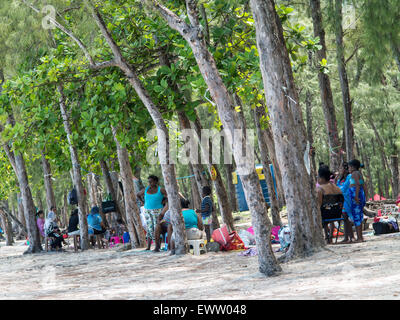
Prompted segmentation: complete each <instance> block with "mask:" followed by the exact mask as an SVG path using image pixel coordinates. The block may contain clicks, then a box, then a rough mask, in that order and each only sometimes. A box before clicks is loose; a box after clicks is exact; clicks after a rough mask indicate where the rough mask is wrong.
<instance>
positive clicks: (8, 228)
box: [0, 200, 14, 246]
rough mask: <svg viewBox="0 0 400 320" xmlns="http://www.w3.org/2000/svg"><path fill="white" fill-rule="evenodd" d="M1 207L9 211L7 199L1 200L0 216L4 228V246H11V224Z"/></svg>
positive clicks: (12, 238)
mask: <svg viewBox="0 0 400 320" xmlns="http://www.w3.org/2000/svg"><path fill="white" fill-rule="evenodd" d="M3 208H4V209H5V210H6V211H7V212H9V211H10V208H9V207H8V200H4V201H2V207H1V208H0V216H1V221H2V226H1V227H2V229H3V230H4V235H5V238H6V246H12V245H13V243H14V237H13V231H12V226H11V220H10V218H9V217H8V215H7V214H6V212H5V211H4V210H3Z"/></svg>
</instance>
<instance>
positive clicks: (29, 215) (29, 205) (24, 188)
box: [15, 154, 43, 253]
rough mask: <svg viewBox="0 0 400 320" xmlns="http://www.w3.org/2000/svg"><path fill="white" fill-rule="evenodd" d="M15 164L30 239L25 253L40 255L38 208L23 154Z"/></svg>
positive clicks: (16, 157)
mask: <svg viewBox="0 0 400 320" xmlns="http://www.w3.org/2000/svg"><path fill="white" fill-rule="evenodd" d="M15 163H16V167H17V176H18V182H19V186H20V189H21V196H22V205H23V207H24V215H25V222H26V229H27V231H28V239H29V248H28V250H27V251H25V252H24V253H38V252H41V251H42V250H43V249H42V244H41V241H40V235H39V229H38V227H37V224H36V208H35V204H34V202H33V198H32V193H31V189H30V187H29V182H28V174H27V172H26V167H25V161H24V158H23V156H22V154H17V155H16V156H15Z"/></svg>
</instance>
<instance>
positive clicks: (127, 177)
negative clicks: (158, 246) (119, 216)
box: [112, 126, 146, 248]
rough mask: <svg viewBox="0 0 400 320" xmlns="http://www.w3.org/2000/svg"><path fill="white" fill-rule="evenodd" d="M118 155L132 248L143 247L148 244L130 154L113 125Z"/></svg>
mask: <svg viewBox="0 0 400 320" xmlns="http://www.w3.org/2000/svg"><path fill="white" fill-rule="evenodd" d="M112 132H113V136H114V141H115V144H116V145H117V155H118V161H119V167H120V170H121V178H122V186H123V188H124V201H125V213H126V224H127V226H128V230H129V234H130V240H131V244H132V248H135V247H136V248H143V247H145V246H146V238H145V234H144V229H143V227H142V223H141V220H140V212H139V208H138V206H137V202H136V194H135V186H134V185H133V173H132V168H131V164H130V163H129V154H128V151H127V150H126V148H123V147H122V146H121V144H120V142H119V141H118V139H117V129H116V127H114V126H112Z"/></svg>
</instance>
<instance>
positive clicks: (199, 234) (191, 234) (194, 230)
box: [164, 201, 204, 255]
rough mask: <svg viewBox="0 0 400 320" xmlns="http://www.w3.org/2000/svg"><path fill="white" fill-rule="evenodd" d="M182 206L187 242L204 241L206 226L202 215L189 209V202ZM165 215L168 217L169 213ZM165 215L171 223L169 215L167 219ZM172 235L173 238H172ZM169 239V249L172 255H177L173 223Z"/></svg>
mask: <svg viewBox="0 0 400 320" xmlns="http://www.w3.org/2000/svg"><path fill="white" fill-rule="evenodd" d="M181 205H182V215H183V220H184V222H185V230H186V237H187V240H197V239H202V238H203V234H204V232H203V229H204V226H203V221H202V218H201V215H200V214H199V213H196V211H194V210H192V209H188V202H187V201H181ZM167 212H168V211H167ZM165 215H167V213H166V214H165ZM165 215H164V219H165V220H168V221H170V216H169V214H168V216H167V217H165ZM165 220H164V221H165ZM170 235H172V236H170ZM168 238H170V239H168V240H169V242H168V243H169V245H168V248H170V250H171V255H173V254H175V237H174V234H173V227H172V223H169V224H168Z"/></svg>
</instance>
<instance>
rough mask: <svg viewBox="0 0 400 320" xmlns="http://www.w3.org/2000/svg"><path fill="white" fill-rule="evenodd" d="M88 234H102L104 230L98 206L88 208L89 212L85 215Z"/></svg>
mask: <svg viewBox="0 0 400 320" xmlns="http://www.w3.org/2000/svg"><path fill="white" fill-rule="evenodd" d="M87 222H88V229H89V234H103V233H104V232H106V228H105V226H104V223H103V220H102V219H101V216H100V211H99V207H96V206H95V207H93V208H92V209H90V213H89V214H88V216H87Z"/></svg>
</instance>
